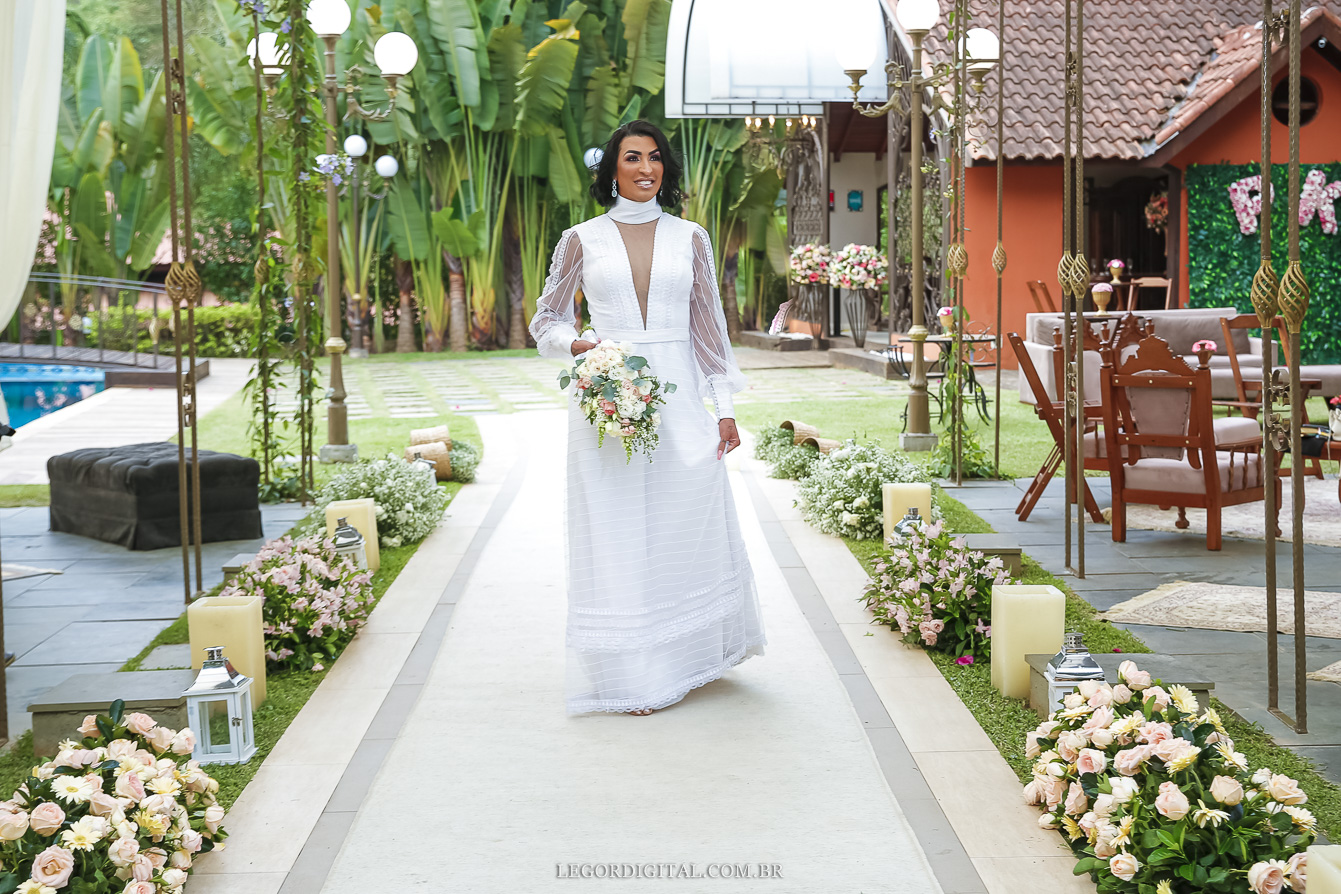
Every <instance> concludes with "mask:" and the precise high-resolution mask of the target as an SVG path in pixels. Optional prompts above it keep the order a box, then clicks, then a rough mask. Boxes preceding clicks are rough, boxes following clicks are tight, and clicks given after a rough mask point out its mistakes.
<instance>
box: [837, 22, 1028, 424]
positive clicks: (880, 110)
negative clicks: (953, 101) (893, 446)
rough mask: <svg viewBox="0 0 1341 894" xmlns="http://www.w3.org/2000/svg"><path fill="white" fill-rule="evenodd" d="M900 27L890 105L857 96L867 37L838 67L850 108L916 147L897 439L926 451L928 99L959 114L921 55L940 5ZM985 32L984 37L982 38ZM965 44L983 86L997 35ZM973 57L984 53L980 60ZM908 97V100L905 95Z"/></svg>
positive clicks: (848, 46)
mask: <svg viewBox="0 0 1341 894" xmlns="http://www.w3.org/2000/svg"><path fill="white" fill-rule="evenodd" d="M895 15H896V16H897V17H898V20H899V25H900V26H902V28H903V30H904V31H905V32H907V34H908V39H909V40H910V41H911V42H912V45H913V59H912V63H913V64H912V71H911V73H910V74H908V75H907V76H905V75H904V73H903V69H902V66H901V65H899V64H898V63H897V62H894V61H893V60H892V59H891V60H890V61H889V62H887V63H886V64H885V73H886V81H887V84H888V87H889V99H888V100H887V101H886V102H884V103H881V104H880V105H878V106H866V105H863V104H862V103H861V102H860V101H859V100H858V99H857V94H858V93H859V92H860V91H861V79H862V77H864V76H865V74H866V67H867V66H868V65H870V62H871V59H872V58H874V56H875V50H876V47H875V46H874V44H873V43H872V42H871V40H872V38H871V37H870V36H868V35H869V32H865V31H864V30H863V33H862V34H860V35H849V36H845V41H844V44H843V45H841V46H839V47H837V48H836V51H837V52H836V55H837V56H838V60H839V64H840V65H842V66H843V70H844V73H845V74H847V76H848V79H849V80H850V81H851V82H852V83H851V85H850V87H849V89H850V90H851V91H852V108H853V109H854V110H855V111H856V112H858V113H859V114H861V115H864V116H866V117H868V118H880V117H883V116H885V115H888V114H891V113H896V114H898V115H900V116H902V115H908V116H909V117H910V119H911V120H910V127H909V131H910V133H909V138H910V140H911V142H912V164H911V168H910V170H911V172H912V174H911V176H910V177H909V180H910V181H911V184H912V190H911V192H912V196H911V199H912V221H911V224H912V226H911V230H912V232H911V251H910V252H909V254H910V255H911V257H912V277H911V279H912V295H911V297H912V305H913V307H912V311H913V324H912V326H911V327H910V328H909V330H908V337H909V339H911V340H912V342H913V363H912V368H911V370H910V371H909V375H908V385H909V388H910V389H911V392H912V393H911V394H909V396H908V430H907V431H905V432H904V433H903V434H901V435H900V436H899V445H900V446H901V447H902V448H903V449H904V450H909V451H923V450H930V449H932V448H933V447H935V446H936V435H935V434H934V433H933V432H932V431H931V407H930V403H929V398H928V395H927V366H926V357H925V343H926V339H927V335H928V331H927V326H926V313H925V308H924V306H923V305H924V300H925V299H924V293H925V291H926V272H925V270H924V264H923V259H922V214H923V206H924V204H925V203H924V199H923V191H922V130H923V115H924V114H926V111H925V110H924V108H923V102H924V99H925V93H926V91H927V89H928V88H932V89H933V91H934V92H933V94H932V109H931V111H933V112H934V111H935V110H936V109H938V108H939V109H945V110H946V111H948V112H950V113H951V114H957V113H958V110H956V109H954V108H953V107H952V106H951V105H950V103H949V102H947V100H946V99H945V98H944V97H943V96H942V95H941V93H940V91H939V90H935V89H934V88H937V87H939V86H941V85H942V84H944V83H945V82H946V81H947V80H948V79H949V78H950V77H951V76H952V74H953V72H952V69H951V66H950V65H949V64H944V63H943V64H941V65H939V66H932V67H931V70H930V71H929V72H928V71H927V70H925V69H924V67H923V61H922V49H923V43H924V41H925V40H926V37H927V34H928V33H929V32H930V31H931V29H932V28H934V27H935V26H936V24H937V22H939V21H940V15H941V10H940V2H939V0H899V5H898V7H897V9H896V10H895ZM978 32H981V33H978ZM964 39H965V40H966V43H967V50H968V51H969V52H967V53H966V54H964V55H965V56H966V62H967V68H968V70H969V73H970V76H972V77H973V78H974V82H975V85H976V84H978V83H980V82H981V78H982V76H983V74H985V73H986V72H987V71H989V70H990V69H991V68H992V67H993V66H995V65H996V64H997V60H998V59H999V58H1000V55H1001V50H1000V43H999V42H998V41H997V40H996V37H995V35H993V34H992V33H991V32H990V31H987V30H986V29H984V28H974V29H972V30H971V31H969V32H968V34H967V35H966V37H965V38H964ZM973 51H978V52H981V53H982V54H983V55H982V56H981V57H979V56H977V55H975V54H974V52H973ZM905 90H906V91H907V93H908V96H907V98H905V97H904V91H905Z"/></svg>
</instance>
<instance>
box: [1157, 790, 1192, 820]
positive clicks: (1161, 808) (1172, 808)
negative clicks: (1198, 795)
mask: <svg viewBox="0 0 1341 894" xmlns="http://www.w3.org/2000/svg"><path fill="white" fill-rule="evenodd" d="M1190 809H1191V805H1190V804H1188V803H1187V795H1185V794H1183V792H1182V789H1180V788H1178V784H1177V783H1175V782H1163V783H1160V786H1159V795H1158V796H1156V798H1155V810H1157V811H1158V812H1159V813H1160V815H1161V816H1166V817H1168V818H1169V819H1171V820H1173V821H1175V822H1177V821H1178V820H1180V819H1182V818H1183V817H1185V816H1187V812H1188V810H1190Z"/></svg>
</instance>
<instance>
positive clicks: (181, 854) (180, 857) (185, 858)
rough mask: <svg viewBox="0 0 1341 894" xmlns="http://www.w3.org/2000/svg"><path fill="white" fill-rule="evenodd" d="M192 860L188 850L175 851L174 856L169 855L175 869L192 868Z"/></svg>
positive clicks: (169, 860) (170, 862)
mask: <svg viewBox="0 0 1341 894" xmlns="http://www.w3.org/2000/svg"><path fill="white" fill-rule="evenodd" d="M192 862H193V861H192V860H191V855H190V854H188V853H187V852H186V851H173V852H172V856H171V857H168V863H169V864H170V865H171V866H172V868H173V869H190V868H191V863H192Z"/></svg>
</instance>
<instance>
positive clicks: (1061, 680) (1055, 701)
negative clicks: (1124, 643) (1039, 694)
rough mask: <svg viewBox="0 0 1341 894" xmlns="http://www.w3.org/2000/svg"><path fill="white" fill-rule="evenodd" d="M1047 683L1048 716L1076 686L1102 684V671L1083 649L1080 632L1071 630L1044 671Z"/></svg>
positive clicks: (1086, 650)
mask: <svg viewBox="0 0 1341 894" xmlns="http://www.w3.org/2000/svg"><path fill="white" fill-rule="evenodd" d="M1043 676H1044V677H1046V678H1047V681H1048V714H1052V712H1054V711H1056V710H1058V709H1059V708H1061V706H1062V699H1063V698H1065V697H1066V696H1067V695H1069V694H1070V693H1071V691H1072V690H1073V689H1075V688H1076V685H1077V684H1079V683H1084V682H1085V681H1087V680H1093V681H1097V682H1100V683H1102V682H1103V679H1104V670H1103V668H1101V667H1099V665H1098V663H1097V662H1095V660H1094V658H1093V656H1091V655H1090V653H1089V650H1088V649H1086V648H1085V643H1084V642H1083V641H1082V639H1081V636H1080V631H1078V630H1071V631H1068V632H1067V634H1066V640H1065V642H1063V643H1062V647H1061V649H1060V650H1058V652H1057V654H1056V655H1053V656H1052V660H1051V661H1049V662H1048V668H1047V670H1046V671H1044V674H1043Z"/></svg>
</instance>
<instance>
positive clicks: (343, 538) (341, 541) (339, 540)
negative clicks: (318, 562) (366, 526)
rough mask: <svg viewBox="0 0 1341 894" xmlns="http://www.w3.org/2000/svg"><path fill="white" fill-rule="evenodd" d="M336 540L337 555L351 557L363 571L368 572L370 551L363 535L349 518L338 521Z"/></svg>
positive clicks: (336, 522)
mask: <svg viewBox="0 0 1341 894" xmlns="http://www.w3.org/2000/svg"><path fill="white" fill-rule="evenodd" d="M334 540H335V552H336V554H337V555H340V556H349V557H350V558H351V559H353V560H354V564H355V565H357V566H358V567H359V569H360V570H361V571H367V570H368V551H367V549H365V547H364V540H363V535H362V534H360V533H359V530H358V528H356V527H354V526H353V525H351V524H350V523H349V519H348V518H340V519H336V521H335V538H334Z"/></svg>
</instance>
